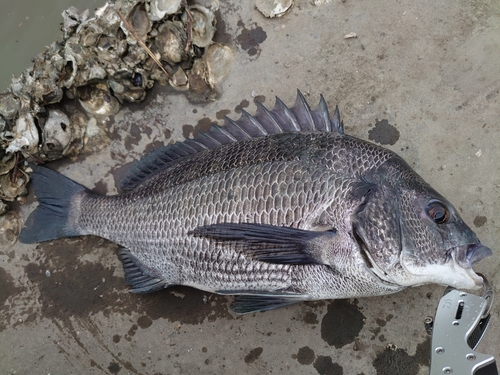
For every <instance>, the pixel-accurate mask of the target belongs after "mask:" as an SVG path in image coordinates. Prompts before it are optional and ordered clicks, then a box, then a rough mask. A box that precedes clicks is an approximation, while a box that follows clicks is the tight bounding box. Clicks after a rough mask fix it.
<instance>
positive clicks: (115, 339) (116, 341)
mask: <svg viewBox="0 0 500 375" xmlns="http://www.w3.org/2000/svg"><path fill="white" fill-rule="evenodd" d="M121 338H122V337H121V336H120V335H114V336H113V342H114V343H115V344H118V343H119V342H120V340H121Z"/></svg>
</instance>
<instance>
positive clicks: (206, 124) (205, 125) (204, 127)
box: [193, 117, 214, 136]
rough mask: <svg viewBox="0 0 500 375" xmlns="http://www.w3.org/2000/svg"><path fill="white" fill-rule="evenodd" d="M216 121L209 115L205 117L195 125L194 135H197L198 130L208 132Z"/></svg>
mask: <svg viewBox="0 0 500 375" xmlns="http://www.w3.org/2000/svg"><path fill="white" fill-rule="evenodd" d="M213 123H214V122H213V121H212V120H210V119H209V118H208V117H203V118H202V119H201V120H199V121H198V123H197V124H196V126H195V127H194V130H195V131H194V133H193V136H196V135H197V134H198V132H206V131H208V130H209V129H210V127H211V126H212V124H213Z"/></svg>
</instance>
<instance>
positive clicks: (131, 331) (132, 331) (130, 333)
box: [128, 324, 139, 337]
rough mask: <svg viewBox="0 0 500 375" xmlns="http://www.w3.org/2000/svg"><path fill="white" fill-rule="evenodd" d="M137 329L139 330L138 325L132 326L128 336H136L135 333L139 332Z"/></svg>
mask: <svg viewBox="0 0 500 375" xmlns="http://www.w3.org/2000/svg"><path fill="white" fill-rule="evenodd" d="M137 328H139V327H138V326H137V324H132V327H130V329H129V330H128V335H129V336H130V337H132V336H135V333H136V332H137Z"/></svg>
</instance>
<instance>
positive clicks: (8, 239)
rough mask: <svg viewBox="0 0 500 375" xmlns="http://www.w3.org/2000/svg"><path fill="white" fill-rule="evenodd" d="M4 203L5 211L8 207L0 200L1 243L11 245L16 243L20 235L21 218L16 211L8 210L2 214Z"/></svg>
mask: <svg viewBox="0 0 500 375" xmlns="http://www.w3.org/2000/svg"><path fill="white" fill-rule="evenodd" d="M2 205H3V206H4V207H3V210H4V211H3V212H5V210H6V207H5V205H4V204H3V203H2V202H1V201H0V243H1V244H2V245H5V246H6V247H9V246H12V245H14V244H15V243H16V241H17V238H18V237H19V233H20V231H21V219H20V218H19V215H18V214H16V213H14V212H7V213H6V214H4V215H2V214H3V212H2V207H1V206H2Z"/></svg>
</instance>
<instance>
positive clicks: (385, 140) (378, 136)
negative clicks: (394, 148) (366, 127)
mask: <svg viewBox="0 0 500 375" xmlns="http://www.w3.org/2000/svg"><path fill="white" fill-rule="evenodd" d="M368 138H369V139H370V140H372V141H374V142H377V143H380V144H381V145H394V144H396V142H397V141H398V140H399V130H398V129H396V128H395V127H394V126H392V125H391V124H389V121H387V120H386V119H384V120H380V121H379V120H376V122H375V127H374V128H373V129H370V131H369V132H368Z"/></svg>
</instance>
